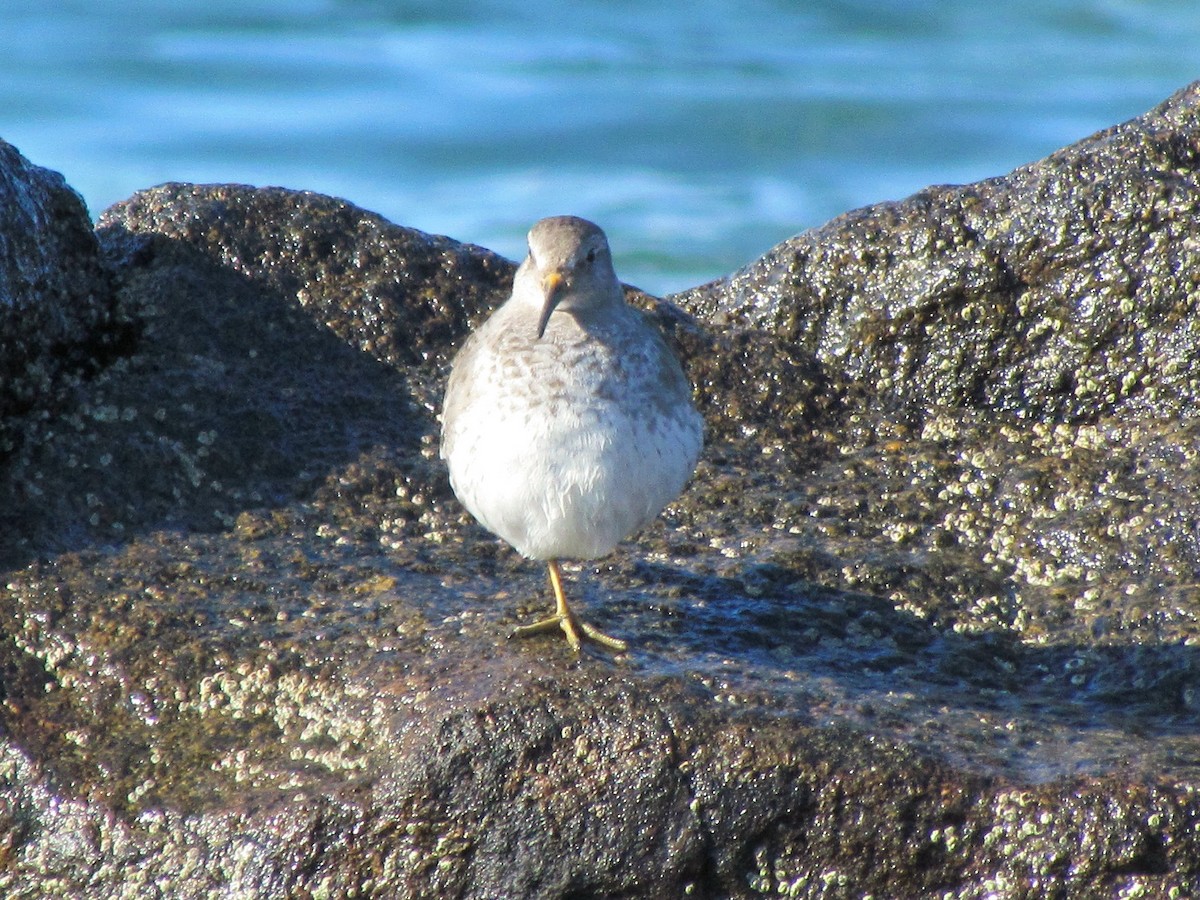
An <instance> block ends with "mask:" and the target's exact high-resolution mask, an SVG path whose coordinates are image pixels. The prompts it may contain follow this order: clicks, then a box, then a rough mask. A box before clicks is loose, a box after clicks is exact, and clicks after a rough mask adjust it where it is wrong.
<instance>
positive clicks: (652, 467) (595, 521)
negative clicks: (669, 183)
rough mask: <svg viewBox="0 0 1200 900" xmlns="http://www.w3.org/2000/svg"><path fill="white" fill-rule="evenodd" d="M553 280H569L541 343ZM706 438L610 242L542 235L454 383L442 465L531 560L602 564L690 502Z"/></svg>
mask: <svg viewBox="0 0 1200 900" xmlns="http://www.w3.org/2000/svg"><path fill="white" fill-rule="evenodd" d="M550 271H558V272H562V273H565V276H566V283H565V285H564V287H563V289H562V291H561V292H560V296H561V298H560V299H558V301H557V303H556V305H554V306H553V312H552V313H551V314H550V316H549V319H547V320H546V327H545V332H544V334H543V335H542V337H540V338H539V337H538V335H537V329H538V323H539V320H540V319H541V318H542V315H543V307H544V304H545V302H546V301H545V298H546V291H545V289H544V287H543V284H544V279H545V277H546V274H547V273H548V272H550ZM701 436H702V422H701V419H700V416H699V414H698V413H697V412H696V410H695V408H694V407H693V406H692V402H691V389H690V386H689V385H688V382H687V379H686V378H685V377H684V374H683V370H682V369H681V367H680V365H679V361H678V360H677V359H676V358H675V356H674V354H672V353H671V351H670V349H669V348H668V347H667V346H666V344H665V342H664V341H663V339H662V337H661V336H660V335H659V334H658V332H657V331H656V330H655V329H654V327H653V326H652V325H651V324H650V323H649V322H648V321H647V320H646V318H645V317H644V316H643V315H642V314H641V313H640V312H639V311H638V310H636V309H634V308H632V307H630V306H629V305H628V304H626V303H625V300H624V296H623V294H622V291H621V288H620V283H619V282H618V281H617V278H616V275H615V273H614V272H613V269H612V262H611V257H610V256H609V252H608V244H607V241H606V240H605V238H604V233H603V232H602V231H600V229H599V228H597V227H596V226H594V225H592V224H591V223H589V222H585V221H584V220H582V219H574V218H570V217H559V218H557V219H549V220H542V222H539V223H538V224H537V225H535V226H534V228H533V230H531V232H530V256H529V257H528V258H527V259H526V260H525V262H524V263H523V264H522V265H521V267H520V269H519V270H518V272H517V276H516V279H515V281H514V286H513V295H512V297H511V298H510V299H509V300H508V301H507V302H506V303H505V304H504V305H503V306H501V307H500V308H499V309H498V310H497V311H496V312H495V313H494V314H493V315H492V316H491V318H489V319H488V320H487V322H485V323H484V324H483V325H482V326H481V327H480V328H479V329H478V330H477V331H476V332H475V333H474V334H473V335H471V337H470V338H469V339H468V340H467V342H466V343H465V344H464V345H463V347H462V349H461V350H460V351H459V353H458V355H457V357H456V358H455V360H454V364H453V369H452V372H451V376H450V380H449V383H448V385H447V389H446V398H445V403H444V408H443V414H442V456H443V457H444V458H445V460H446V462H447V464H448V466H449V469H450V480H451V484H452V486H453V488H454V491H455V493H456V494H457V495H458V497H459V499H460V500H461V501H462V503H463V505H464V506H466V507H467V509H468V510H470V512H471V513H472V514H473V515H474V516H475V518H476V519H478V520H479V521H480V522H481V523H482V524H483V525H484V526H485V527H486V528H487V529H488V530H490V531H492V532H493V533H495V534H497V535H499V536H500V537H502V538H504V540H506V541H508V542H509V543H510V544H512V545H513V546H514V547H515V548H516V549H517V550H518V551H519V552H521V553H522V554H524V555H525V556H527V557H530V558H533V559H542V560H552V559H591V558H594V557H597V556H603V555H604V554H606V553H608V552H610V551H611V550H612V549H613V547H615V546H616V544H617V543H618V542H619V541H621V540H622V539H623V538H625V537H627V536H628V535H630V534H632V533H633V532H635V531H637V530H638V529H640V528H641V527H643V526H644V525H645V524H646V523H647V522H649V521H650V520H651V519H653V518H654V517H655V516H656V515H658V513H659V512H660V511H661V510H662V508H663V507H664V506H665V505H666V504H667V503H669V502H670V501H671V500H673V499H674V498H675V497H676V496H678V495H679V492H680V491H681V490H682V489H683V486H684V485H685V484H686V482H687V479H688V478H689V477H690V475H691V473H692V470H693V469H694V467H695V464H696V459H697V457H698V455H699V452H700V447H701V440H702V437H701Z"/></svg>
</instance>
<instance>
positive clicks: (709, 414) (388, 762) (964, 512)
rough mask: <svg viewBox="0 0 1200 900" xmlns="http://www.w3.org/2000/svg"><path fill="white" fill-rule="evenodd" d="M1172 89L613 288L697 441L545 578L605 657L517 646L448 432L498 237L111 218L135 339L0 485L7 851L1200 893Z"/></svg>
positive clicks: (81, 860) (8, 888)
mask: <svg viewBox="0 0 1200 900" xmlns="http://www.w3.org/2000/svg"><path fill="white" fill-rule="evenodd" d="M1198 110H1200V87H1197V86H1193V87H1191V88H1188V89H1187V90H1185V91H1183V92H1181V93H1179V94H1177V95H1176V96H1175V97H1173V98H1171V100H1169V101H1168V102H1167V103H1166V104H1164V105H1163V106H1162V107H1160V108H1159V109H1157V110H1154V111H1151V112H1150V113H1148V114H1147V115H1146V116H1143V117H1141V118H1140V119H1138V120H1135V121H1133V122H1130V123H1127V124H1126V125H1123V126H1119V127H1118V128H1116V129H1113V130H1110V131H1108V132H1104V133H1101V134H1099V135H1097V136H1094V137H1092V138H1089V139H1088V140H1085V141H1083V142H1081V143H1080V144H1078V145H1076V146H1074V147H1071V148H1067V149H1066V150H1064V151H1060V153H1058V154H1055V155H1054V156H1052V157H1050V158H1049V159H1048V160H1046V161H1044V162H1042V163H1038V164H1034V165H1033V166H1029V167H1026V168H1024V169H1021V170H1018V171H1017V172H1015V173H1013V174H1012V175H1010V176H1007V177H1006V178H1004V179H996V180H993V181H989V182H985V183H983V184H980V185H974V186H968V187H964V188H959V189H951V188H938V189H933V190H932V191H931V192H925V193H923V194H920V195H917V196H916V197H914V198H910V199H909V200H907V201H902V202H900V203H895V204H885V205H882V206H880V207H873V208H871V209H868V210H861V211H858V212H856V213H852V214H849V215H848V216H846V217H843V218H841V219H839V220H835V221H834V222H832V223H830V224H829V225H827V226H825V227H824V228H822V229H819V230H818V231H816V232H810V233H807V234H806V235H801V236H799V237H797V238H795V239H793V241H791V242H788V244H786V245H784V246H783V247H781V248H777V249H776V250H775V251H772V253H771V254H768V256H767V257H766V258H764V260H763V261H761V262H760V263H759V264H756V265H755V266H751V267H750V268H749V269H747V270H746V271H744V272H742V273H739V274H737V275H735V276H732V277H731V278H730V279H729V280H727V281H725V282H720V283H715V284H713V285H708V286H705V287H703V288H698V289H696V290H694V291H691V292H688V293H686V294H684V295H681V296H679V297H676V298H673V299H674V300H675V301H676V302H661V301H655V300H653V299H652V298H647V297H644V296H643V295H637V294H634V293H631V297H633V298H634V299H635V301H636V302H639V303H641V304H642V305H644V306H645V307H646V308H647V310H648V311H649V314H650V315H651V316H652V317H653V318H654V319H655V321H657V322H658V323H659V324H660V325H662V327H663V328H664V330H665V331H666V333H667V334H668V336H669V337H670V338H671V339H672V340H673V341H674V342H675V344H676V346H677V347H679V348H680V350H681V352H682V354H683V356H684V358H685V362H686V364H687V366H688V368H689V371H690V373H691V374H692V376H693V378H694V380H695V382H696V384H697V388H698V394H699V401H700V405H701V407H702V409H703V410H704V412H705V415H706V419H707V422H708V427H709V443H708V449H707V451H706V454H705V458H704V459H703V460H702V463H701V466H700V469H699V470H698V472H697V476H696V478H695V480H694V483H693V485H692V486H691V488H690V489H689V491H688V492H687V493H686V494H685V496H684V497H683V498H682V499H681V500H680V501H679V502H678V503H676V504H673V505H672V506H671V507H670V508H669V509H668V511H667V513H666V514H665V515H664V516H663V517H662V519H661V520H660V521H659V522H658V523H656V524H655V525H654V526H652V527H650V528H648V529H647V530H646V532H645V533H644V534H642V535H641V536H640V537H639V539H638V540H637V542H636V543H630V544H629V545H627V546H626V547H624V548H622V549H620V550H619V551H618V552H617V553H615V554H613V556H611V557H610V558H608V559H606V560H602V561H600V562H599V564H597V565H591V566H587V567H584V570H583V571H578V570H573V572H572V575H571V578H572V581H573V585H572V587H573V590H574V594H573V595H574V596H576V597H578V598H579V599H580V603H581V606H582V607H583V608H585V609H586V611H587V615H588V617H589V618H590V619H591V620H592V621H594V622H595V623H596V624H597V625H598V626H600V627H602V628H603V629H605V630H606V631H610V632H611V633H615V634H617V635H619V636H621V637H623V638H626V639H628V640H629V641H630V642H631V645H632V651H631V652H630V653H629V654H628V655H627V656H622V657H619V658H616V659H612V658H609V657H606V656H604V655H602V654H601V655H596V656H584V657H582V658H580V659H576V658H575V657H573V656H572V654H571V653H570V652H569V651H568V650H567V648H566V647H565V644H564V643H563V642H562V641H561V640H549V639H548V640H544V641H543V640H528V641H521V642H507V641H505V640H504V635H505V634H506V633H507V631H508V630H509V629H510V628H511V627H512V625H514V624H516V623H517V622H519V621H527V620H528V619H529V618H530V617H531V616H535V615H537V614H538V613H539V612H540V611H541V608H542V607H543V606H544V605H546V604H548V603H549V600H548V597H547V595H546V592H545V590H544V588H543V587H542V586H541V572H540V569H539V567H537V566H534V565H532V564H528V563H524V562H523V561H521V560H520V559H519V558H517V557H516V554H515V553H513V552H512V551H511V550H509V549H508V548H507V547H506V546H504V545H502V544H500V543H498V542H497V541H496V540H494V539H493V538H491V537H490V536H489V535H488V534H486V533H485V532H484V531H482V529H480V528H479V527H478V526H475V525H474V524H472V523H471V522H470V520H469V518H468V517H467V516H466V515H465V513H464V512H463V511H462V510H461V508H460V507H459V506H458V505H457V502H456V501H455V500H454V498H453V496H452V495H451V493H450V491H449V487H448V484H447V483H446V477H445V473H444V470H443V467H442V465H441V463H440V461H439V460H438V459H437V453H436V431H437V424H436V421H435V411H436V409H437V408H438V401H439V399H440V391H441V384H442V380H443V378H444V375H445V366H446V361H447V360H448V358H449V355H450V353H451V352H452V347H453V345H454V343H455V342H457V341H458V340H460V339H461V337H462V336H463V334H465V332H466V330H467V327H468V323H469V322H471V321H478V320H479V319H480V318H482V316H483V315H484V314H486V311H487V309H488V308H490V307H491V306H492V305H494V304H495V303H496V302H498V301H499V300H500V299H501V298H502V297H503V296H504V294H505V291H506V290H507V281H508V279H509V277H510V276H511V272H512V266H511V264H510V263H507V262H505V261H503V260H499V259H498V258H496V257H494V256H492V255H491V254H488V253H487V252H486V251H483V250H480V249H479V248H473V247H469V246H466V245H461V244H456V243H454V242H453V241H449V240H447V239H444V238H434V237H430V236H427V235H421V234H419V233H416V232H412V231H410V230H407V229H403V228H399V227H397V226H393V225H390V224H388V223H386V222H384V221H383V220H381V219H379V218H378V217H376V216H373V215H371V214H369V213H365V212H363V211H361V210H358V209H355V208H354V207H351V206H349V205H348V204H345V203H343V202H341V201H337V200H333V199H331V198H325V197H320V196H317V195H312V194H303V193H296V192H291V191H283V190H278V189H266V190H256V189H253V188H246V187H237V186H211V187H199V186H187V185H169V186H164V187H161V188H155V189H153V190H150V191H146V192H143V193H141V194H139V195H137V196H135V197H133V198H131V199H130V200H129V201H127V202H125V203H123V204H119V205H118V206H117V207H114V208H113V209H111V210H109V211H108V212H106V213H105V214H104V216H103V217H102V219H101V223H100V235H101V243H102V246H103V248H104V252H105V253H106V254H107V257H108V259H109V261H110V264H111V266H112V267H113V270H114V272H115V276H116V283H117V287H118V296H119V302H120V307H119V308H120V311H121V313H122V315H126V316H128V317H129V318H130V319H132V320H133V321H135V322H136V323H137V326H138V329H139V331H138V334H139V335H140V337H139V340H138V342H137V343H136V344H135V345H131V346H129V347H128V348H126V352H125V355H123V356H122V357H121V358H120V359H118V360H117V361H115V362H110V364H108V365H107V366H106V367H103V368H102V369H101V370H100V371H98V372H97V374H96V375H95V376H94V377H93V378H91V379H90V380H88V381H86V382H84V383H82V384H81V385H80V386H79V388H78V390H77V402H76V404H75V405H74V406H73V407H71V408H70V409H66V410H64V411H63V412H62V413H61V414H60V415H59V416H57V417H56V418H54V419H53V420H51V425H52V427H51V425H48V426H47V427H46V428H45V429H43V430H41V431H38V432H36V433H35V434H34V436H33V438H34V439H30V440H28V441H26V442H24V443H23V444H22V445H21V446H20V447H19V448H18V449H17V450H16V451H15V452H14V453H13V457H12V460H11V464H10V466H9V468H8V470H7V471H6V473H5V481H4V482H3V483H2V484H0V508H3V509H5V510H7V512H6V515H7V516H8V517H9V518H10V519H11V521H12V522H13V523H15V525H16V527H14V528H11V529H6V530H4V531H3V532H0V559H3V560H4V561H5V563H4V565H5V581H4V583H5V584H6V585H7V593H6V595H5V603H4V604H3V605H2V606H0V617H2V618H0V628H2V633H3V634H4V635H5V636H6V639H5V641H4V642H3V644H0V666H2V668H0V672H3V686H4V693H3V697H2V700H3V702H2V703H0V723H2V725H3V732H2V733H3V735H4V742H3V746H2V747H0V751H2V752H0V893H2V894H4V895H13V896H22V897H58V896H82V895H85V894H86V895H87V896H96V897H119V896H139V895H144V894H165V895H169V896H213V895H219V896H239V897H279V896H294V897H316V896H326V897H349V896H360V897H361V896H377V897H394V896H463V897H495V896H523V897H524V896H528V897H562V896H576V897H586V896H629V897H663V896H699V897H750V896H755V895H760V894H763V893H770V894H777V895H778V894H790V895H793V896H809V897H841V896H862V895H865V894H873V895H876V896H930V895H937V896H956V897H985V896H1003V897H1028V898H1035V897H1044V896H1048V895H1062V896H1079V897H1087V896H1112V895H1116V894H1124V895H1134V894H1137V893H1141V894H1143V895H1153V896H1171V895H1172V892H1174V895H1177V896H1187V895H1188V894H1189V893H1192V892H1193V891H1194V888H1195V886H1196V885H1197V884H1198V883H1200V834H1198V833H1197V831H1196V829H1195V828H1194V822H1195V821H1196V818H1197V816H1198V815H1200V801H1198V800H1197V799H1196V798H1197V796H1198V794H1197V787H1198V784H1200V782H1198V779H1200V773H1198V771H1197V768H1196V765H1195V760H1196V759H1198V758H1200V736H1198V735H1200V729H1198V728H1197V725H1198V724H1200V722H1198V718H1200V700H1197V697H1198V696H1200V695H1198V694H1197V686H1198V679H1197V676H1198V673H1200V666H1198V665H1197V658H1196V646H1197V641H1198V640H1200V631H1198V629H1197V614H1198V608H1200V601H1198V593H1200V592H1197V590H1196V588H1195V572H1196V571H1197V570H1198V569H1197V566H1198V563H1200V560H1197V558H1196V552H1197V551H1196V547H1195V540H1194V536H1195V535H1196V534H1197V533H1200V528H1198V527H1197V526H1198V525H1200V521H1198V516H1197V513H1198V510H1197V502H1198V501H1197V500H1196V499H1195V498H1196V497H1200V485H1198V484H1195V483H1194V482H1195V480H1196V478H1197V475H1196V472H1195V468H1196V467H1195V466H1194V464H1193V463H1194V456H1195V448H1196V447H1197V446H1200V442H1198V441H1197V434H1196V426H1195V424H1194V421H1195V420H1194V418H1192V417H1191V416H1190V415H1189V414H1190V408H1189V407H1188V405H1187V403H1186V398H1187V397H1190V396H1191V394H1190V393H1189V392H1191V391H1194V389H1195V378H1196V377H1197V376H1195V375H1194V374H1192V372H1191V370H1190V368H1189V369H1187V370H1184V369H1181V368H1179V367H1178V366H1177V367H1175V368H1171V367H1170V366H1168V365H1167V364H1166V363H1165V362H1164V363H1163V364H1162V365H1161V366H1160V365H1157V364H1156V365H1155V366H1147V365H1146V364H1145V353H1144V351H1145V348H1146V347H1149V346H1151V345H1153V347H1154V348H1156V349H1155V350H1154V352H1155V353H1156V354H1161V353H1175V354H1176V355H1175V356H1173V357H1172V358H1174V359H1178V360H1183V359H1185V357H1186V353H1187V349H1188V345H1187V340H1188V339H1189V337H1188V336H1189V335H1191V334H1192V329H1193V328H1194V327H1195V325H1194V324H1193V323H1194V320H1195V313H1194V312H1193V311H1191V307H1190V306H1189V303H1190V298H1191V296H1192V294H1193V293H1194V288H1193V287H1192V286H1191V282H1190V281H1189V280H1188V275H1187V272H1186V271H1185V270H1184V269H1183V268H1181V267H1180V266H1179V265H1177V263H1179V262H1180V261H1181V260H1183V259H1184V257H1185V256H1186V253H1187V252H1190V251H1189V247H1190V241H1191V235H1192V233H1194V232H1195V228H1194V227H1190V228H1189V226H1188V221H1187V218H1188V216H1189V215H1193V216H1194V212H1193V211H1192V210H1193V208H1194V206H1195V202H1194V198H1195V192H1194V189H1193V187H1192V185H1193V184H1194V181H1195V178H1196V174H1197V173H1196V166H1195V160H1194V159H1193V158H1192V157H1191V156H1190V155H1189V153H1190V152H1191V151H1190V150H1189V148H1194V147H1196V146H1198V145H1200V137H1198V129H1200V120H1198V118H1197V112H1198ZM1168 185H1173V187H1171V190H1170V191H1168V190H1167V186H1168ZM1118 197H1119V198H1127V199H1124V200H1121V201H1120V202H1117V200H1115V199H1113V198H1118ZM972 198H973V199H972ZM1143 203H1144V204H1147V207H1146V209H1147V210H1149V212H1145V213H1144V214H1141V213H1138V211H1137V210H1136V209H1135V207H1137V206H1138V205H1139V204H1143ZM1110 206H1111V207H1112V208H1113V210H1114V212H1113V214H1112V217H1109V218H1106V217H1105V215H1104V210H1105V209H1107V208H1108V207H1110ZM964 222H968V223H970V228H971V229H973V232H974V234H975V237H973V238H971V237H969V236H968V235H967V233H966V230H965V229H966V227H967V226H965V225H964V224H963V223H964ZM1006 223H1007V224H1006ZM1136 223H1142V224H1136ZM1138 229H1141V230H1140V231H1139V230H1138ZM989 235H991V236H990V237H989ZM1058 235H1071V236H1074V238H1073V240H1068V239H1067V238H1066V237H1055V236H1058ZM1052 238H1053V240H1052ZM939 240H940V241H941V244H939V243H938V242H939ZM614 241H619V236H616V235H614ZM868 253H873V254H875V255H874V257H870V258H869V257H868V256H866V254H868ZM872 260H873V261H872ZM989 260H990V261H991V262H989ZM1005 268H1007V269H1009V270H1011V271H1013V272H1018V273H1019V277H1017V276H1014V277H1013V278H1010V279H1009V280H1007V281H1006V280H1004V278H1001V277H1000V276H999V275H997V274H996V273H997V272H1000V271H1002V270H1004V269H1005ZM1118 270H1123V271H1127V272H1129V273H1133V274H1132V275H1131V280H1130V281H1129V285H1130V288H1129V291H1127V292H1126V293H1125V294H1123V293H1121V291H1118V290H1116V289H1115V288H1113V287H1112V284H1113V282H1112V281H1111V280H1105V279H1106V278H1108V276H1107V275H1105V274H1104V273H1111V272H1116V271H1118ZM1066 286H1073V288H1072V289H1071V290H1070V291H1068V290H1067V287H1066ZM1143 290H1144V291H1146V292H1147V294H1146V298H1144V299H1146V302H1147V303H1153V304H1156V307H1155V308H1156V309H1158V310H1160V311H1163V310H1166V311H1168V314H1166V315H1164V316H1160V317H1159V318H1154V317H1150V316H1148V315H1147V316H1143V308H1142V299H1143V297H1142V295H1141V294H1140V293H1139V291H1143ZM1130 292H1131V293H1130ZM1130 297H1132V298H1134V302H1133V308H1132V309H1130V308H1129V303H1128V302H1126V301H1128V300H1129V299H1130ZM964 310H975V312H971V313H969V314H965V313H964ZM1067 311H1071V315H1067V314H1066V313H1067ZM1084 311H1086V315H1085V314H1084ZM976 313H978V316H977V315H976ZM980 316H982V318H980ZM989 316H990V317H991V318H989ZM1039 322H1041V323H1043V326H1044V331H1039V325H1038V323H1039ZM1047 323H1051V324H1047ZM1053 323H1057V324H1053ZM1008 329H1012V331H1013V333H1014V334H1016V335H1018V336H1020V337H1019V338H1018V339H1014V338H1013V337H1012V335H1010V334H1009V333H1008ZM1142 332H1144V334H1142V339H1141V340H1139V339H1138V335H1139V334H1141V333H1142ZM1039 334H1040V335H1042V336H1043V337H1042V338H1041V339H1038V335H1039ZM1089 345H1090V346H1091V347H1092V348H1093V350H1092V352H1089V351H1088V346H1089ZM985 348H986V350H987V352H986V353H985V352H984V350H985ZM1101 357H1102V358H1103V369H1102V368H1101V363H1100V362H1099V360H1100V358H1101ZM1139 366H1141V368H1139ZM1072 367H1074V368H1072ZM877 372H878V373H882V374H880V375H879V376H878V377H876V373H877ZM1064 372H1074V373H1076V375H1077V376H1078V377H1074V378H1073V379H1071V378H1064V377H1061V375H1062V373H1064ZM1130 372H1141V373H1143V374H1140V375H1138V376H1137V379H1135V380H1134V381H1130V382H1128V384H1126V375H1127V374H1128V373H1130ZM1055 373H1058V374H1055ZM1084 373H1087V377H1084ZM1087 378H1091V380H1092V381H1094V382H1096V384H1097V385H1098V386H1099V387H1100V388H1103V389H1102V390H1098V392H1097V393H1092V394H1089V393H1087V390H1088V389H1087V388H1085V389H1084V392H1083V393H1080V392H1079V387H1080V385H1085V384H1086V383H1087ZM1122 385H1124V387H1120V388H1118V386H1122ZM1110 395H1111V396H1110ZM80 498H82V499H83V501H84V508H83V509H82V510H81V509H80V505H79V500H80Z"/></svg>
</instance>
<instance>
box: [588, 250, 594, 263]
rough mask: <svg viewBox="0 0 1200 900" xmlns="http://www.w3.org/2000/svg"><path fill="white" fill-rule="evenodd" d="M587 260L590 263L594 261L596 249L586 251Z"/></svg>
mask: <svg viewBox="0 0 1200 900" xmlns="http://www.w3.org/2000/svg"><path fill="white" fill-rule="evenodd" d="M587 261H588V262H590V263H594V262H595V261H596V251H595V250H589V251H588V255H587Z"/></svg>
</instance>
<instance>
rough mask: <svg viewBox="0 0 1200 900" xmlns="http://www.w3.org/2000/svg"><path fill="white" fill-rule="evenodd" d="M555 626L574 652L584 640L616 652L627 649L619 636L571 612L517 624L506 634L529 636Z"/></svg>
mask: <svg viewBox="0 0 1200 900" xmlns="http://www.w3.org/2000/svg"><path fill="white" fill-rule="evenodd" d="M555 628H561V629H562V630H563V633H564V634H565V635H566V636H567V643H568V644H570V645H571V649H572V650H574V651H575V652H576V653H578V652H579V650H580V648H582V646H583V642H584V641H585V640H587V641H593V642H595V643H597V644H601V645H603V646H605V647H607V648H608V649H610V650H616V651H617V652H618V653H623V652H624V651H626V650H628V649H629V645H628V644H627V643H625V642H624V641H623V640H621V639H620V638H615V637H611V636H609V635H607V634H605V633H604V632H603V631H601V630H600V629H599V628H594V627H593V626H591V625H589V624H588V623H587V622H582V621H580V620H579V619H577V618H575V615H574V613H571V612H566V613H556V614H555V615H553V616H550V617H549V618H548V619H542V620H540V621H538V622H534V623H533V624H531V625H518V626H517V627H516V628H514V629H513V630H512V631H511V632H509V635H508V636H509V637H510V638H515V637H516V638H523V637H529V636H530V635H533V634H541V633H542V632H543V631H553V630H554V629H555Z"/></svg>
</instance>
